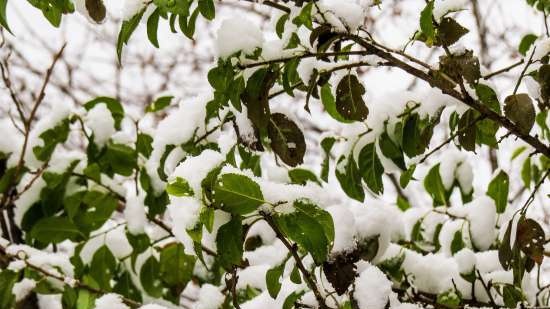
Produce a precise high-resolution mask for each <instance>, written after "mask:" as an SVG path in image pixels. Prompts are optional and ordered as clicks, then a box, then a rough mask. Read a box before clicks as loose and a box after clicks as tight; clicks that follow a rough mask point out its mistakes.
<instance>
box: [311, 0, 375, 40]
mask: <svg viewBox="0 0 550 309" xmlns="http://www.w3.org/2000/svg"><path fill="white" fill-rule="evenodd" d="M320 8H321V11H323V14H324V17H325V18H326V19H327V21H328V22H329V23H330V24H331V25H332V26H333V27H335V28H336V30H338V31H347V30H349V31H350V32H352V33H353V32H355V31H357V30H358V29H359V27H360V26H362V25H363V23H364V21H365V10H364V9H363V7H362V6H361V5H359V4H358V3H357V1H355V0H324V1H322V2H321V5H320Z"/></svg>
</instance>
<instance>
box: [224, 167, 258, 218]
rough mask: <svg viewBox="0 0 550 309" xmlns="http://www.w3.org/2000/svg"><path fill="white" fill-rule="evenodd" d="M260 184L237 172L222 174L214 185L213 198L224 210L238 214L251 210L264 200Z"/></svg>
mask: <svg viewBox="0 0 550 309" xmlns="http://www.w3.org/2000/svg"><path fill="white" fill-rule="evenodd" d="M263 198H264V197H263V194H262V191H261V189H260V186H259V185H258V184H257V183H256V182H254V181H253V180H252V179H250V178H248V177H246V176H244V175H238V174H224V175H222V176H221V177H220V179H219V182H218V183H217V184H216V186H215V187H214V199H215V201H216V203H217V204H218V205H221V206H222V207H223V209H224V210H226V211H228V212H230V213H233V214H239V215H245V214H247V213H250V212H253V211H254V210H256V209H257V208H258V207H259V206H260V205H262V204H263V203H265V202H264V199H263Z"/></svg>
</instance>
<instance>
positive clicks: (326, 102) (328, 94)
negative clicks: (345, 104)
mask: <svg viewBox="0 0 550 309" xmlns="http://www.w3.org/2000/svg"><path fill="white" fill-rule="evenodd" d="M321 103H323V106H324V107H325V110H326V111H327V113H328V114H329V115H330V116H331V117H332V118H334V119H335V120H337V121H339V122H343V123H351V122H352V121H351V120H347V119H346V118H344V117H343V116H342V115H340V113H338V110H337V108H336V100H335V99H334V96H333V95H332V90H331V87H330V84H329V83H326V84H324V85H323V86H322V87H321Z"/></svg>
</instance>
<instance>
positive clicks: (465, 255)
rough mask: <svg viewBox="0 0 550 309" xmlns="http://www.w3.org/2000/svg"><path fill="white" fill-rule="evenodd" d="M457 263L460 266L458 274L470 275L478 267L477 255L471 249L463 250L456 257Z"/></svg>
mask: <svg viewBox="0 0 550 309" xmlns="http://www.w3.org/2000/svg"><path fill="white" fill-rule="evenodd" d="M454 258H455V261H456V263H457V265H458V272H460V273H461V274H469V273H471V272H472V270H473V269H474V266H475V265H476V255H475V253H474V252H473V251H472V250H471V249H469V248H463V249H462V250H460V251H458V252H457V253H455V255H454Z"/></svg>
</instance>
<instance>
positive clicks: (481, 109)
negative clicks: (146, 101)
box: [0, 0, 550, 309]
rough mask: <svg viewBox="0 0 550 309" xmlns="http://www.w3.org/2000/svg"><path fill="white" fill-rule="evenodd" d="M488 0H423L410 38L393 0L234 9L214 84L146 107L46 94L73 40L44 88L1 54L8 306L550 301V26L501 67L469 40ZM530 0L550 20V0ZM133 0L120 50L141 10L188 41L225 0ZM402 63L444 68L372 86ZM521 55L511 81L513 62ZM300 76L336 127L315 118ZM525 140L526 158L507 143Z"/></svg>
mask: <svg viewBox="0 0 550 309" xmlns="http://www.w3.org/2000/svg"><path fill="white" fill-rule="evenodd" d="M11 1H15V0H11ZM11 1H8V0H0V25H2V28H3V32H11V30H10V28H9V25H10V23H9V22H8V21H10V22H11V18H12V16H8V14H6V7H7V4H8V2H11ZM28 2H29V3H30V4H32V5H33V6H34V7H36V8H38V9H40V10H41V11H42V13H43V15H44V17H45V18H46V19H47V20H48V21H49V22H50V23H51V24H52V25H54V26H59V25H60V24H61V23H62V18H63V15H65V14H71V13H73V12H75V11H78V12H79V13H80V14H82V15H84V16H85V17H86V18H87V19H88V21H89V22H91V23H101V22H104V21H105V20H106V19H107V18H109V12H108V10H107V7H106V5H105V3H104V2H103V1H102V0H85V1H84V0H78V1H74V2H73V1H71V0H55V1H53V0H28ZM237 3H238V2H237ZM475 3H477V1H472V2H469V1H457V0H435V1H426V2H425V3H422V5H421V7H420V8H419V9H418V10H417V12H416V13H417V21H418V22H417V23H415V24H412V25H409V27H411V30H413V31H412V33H413V34H412V36H411V37H410V40H409V41H405V42H402V46H401V47H402V48H400V49H396V48H393V47H389V46H386V45H385V44H384V43H382V42H383V41H382V40H379V38H377V37H376V36H374V35H373V34H374V31H373V29H369V28H367V27H365V26H364V24H365V20H366V19H368V16H370V15H369V13H373V14H380V13H381V12H382V13H383V12H384V11H385V10H388V8H387V7H386V6H385V5H384V3H383V1H354V0H346V1H336V0H323V1H281V2H277V1H267V0H266V1H263V2H262V3H261V4H262V5H263V6H266V7H268V8H269V9H268V10H267V11H266V12H268V13H267V14H268V16H269V17H270V18H271V22H270V23H269V25H268V26H266V27H263V28H260V27H258V26H257V25H256V24H255V23H254V22H253V21H252V20H250V19H249V18H247V16H232V17H231V18H226V19H224V20H223V21H220V25H219V30H218V31H217V33H216V44H215V48H216V52H217V59H216V61H215V64H213V67H212V68H211V69H210V71H209V72H208V74H207V76H204V78H205V79H206V80H207V81H208V83H209V84H210V86H211V89H210V91H208V92H205V93H202V94H201V95H199V96H196V97H183V98H181V97H174V96H166V95H164V94H159V95H158V97H156V98H154V100H153V102H152V103H151V104H150V105H148V106H147V107H146V108H144V109H143V110H142V111H140V112H135V110H134V109H130V108H128V106H125V104H123V103H122V102H121V100H119V99H117V98H112V97H107V96H101V97H96V98H90V100H88V101H87V102H85V103H83V104H73V103H70V102H69V101H57V102H56V103H55V104H52V105H51V106H46V105H45V104H43V102H44V97H45V95H46V89H47V87H48V85H49V83H50V81H51V80H50V78H51V74H52V71H53V70H54V69H55V68H56V66H58V65H60V64H59V60H60V58H61V56H62V54H63V52H64V48H62V49H61V50H59V52H57V53H56V54H55V56H54V59H53V61H52V63H51V64H50V66H49V69H48V70H47V71H46V73H45V75H44V79H43V84H42V87H41V88H40V89H39V92H38V94H37V95H35V96H33V99H34V100H33V102H31V103H30V104H28V105H25V104H24V103H22V102H21V101H20V100H19V99H18V93H17V89H15V90H14V89H13V88H12V87H11V84H10V83H9V78H8V73H9V72H7V71H8V70H7V67H6V66H4V65H2V66H1V68H2V77H3V81H4V86H5V87H6V89H7V90H8V92H9V98H10V99H11V101H10V104H13V109H14V110H16V114H15V115H16V117H12V114H11V113H7V114H6V115H1V118H0V128H2V132H5V133H4V135H3V137H2V138H1V139H0V176H1V178H0V193H1V199H0V209H1V211H2V212H1V217H0V225H1V232H2V234H1V235H2V238H0V266H1V272H0V309H8V308H13V307H15V308H27V307H29V308H47V309H50V308H77V309H94V308H95V309H110V308H114V309H129V308H142V309H163V308H194V309H217V308H244V309H258V308H283V309H287V308H322V309H327V308H331V309H336V308H342V309H344V308H346V309H347V308H353V309H357V308H358V309H383V308H387V307H389V308H393V309H412V308H421V307H430V306H432V307H442V308H462V307H466V306H469V307H497V308H498V307H516V306H518V305H521V306H523V307H537V306H548V305H550V304H549V299H550V290H549V285H545V284H543V283H542V282H543V280H544V278H542V277H545V276H547V275H548V274H547V273H546V272H544V271H541V269H542V268H541V265H542V264H543V262H544V257H545V256H546V255H548V254H549V253H547V252H546V251H545V245H546V243H547V242H548V240H547V238H546V236H545V228H546V226H547V225H546V222H544V220H537V219H538V218H536V217H535V216H531V214H530V213H529V210H530V209H532V208H533V205H535V204H536V205H537V206H539V207H541V208H542V209H543V210H544V209H545V206H546V208H547V207H548V206H549V205H550V204H549V199H548V194H549V190H550V188H549V186H548V181H547V178H548V175H549V173H550V145H549V141H550V129H549V127H548V126H549V124H550V119H549V117H548V111H549V109H550V89H549V86H550V64H549V57H550V38H549V36H550V35H549V34H548V28H547V27H546V33H541V34H540V35H536V34H529V35H526V36H525V37H523V39H522V40H521V42H518V46H519V47H518V53H519V54H521V55H522V58H521V59H520V61H518V62H517V63H512V64H510V65H509V66H506V67H504V68H502V69H499V70H495V71H493V72H489V71H487V69H486V68H485V67H484V64H483V63H480V55H478V54H477V46H476V47H475V48H474V47H472V46H464V45H462V44H461V43H462V41H461V40H462V39H463V37H464V36H465V35H466V34H467V33H469V31H470V30H469V29H467V27H466V26H465V25H462V24H461V22H460V20H459V18H458V17H457V15H456V14H457V12H462V11H464V10H470V9H472V10H474V11H475V12H474V14H478V9H477V8H476V4H475ZM525 5H530V6H533V7H534V8H535V9H536V10H537V12H538V13H537V14H539V15H540V16H541V18H542V17H544V23H545V25H546V14H548V13H549V11H550V8H549V3H548V2H547V1H543V0H539V1H527V2H526V3H525ZM122 7H123V12H122V21H121V22H122V25H121V29H120V33H119V36H118V42H113V45H114V46H116V52H117V57H118V59H119V61H122V59H123V57H124V53H123V52H124V51H126V49H127V48H128V47H127V46H126V45H127V44H128V43H129V42H130V40H131V38H132V35H133V34H134V32H136V30H138V29H141V28H139V27H138V26H139V25H140V23H144V24H145V26H146V27H144V28H146V29H144V30H146V34H147V37H148V39H149V40H150V42H151V43H152V45H154V46H156V47H158V46H159V45H160V44H159V40H158V34H157V33H158V31H159V25H160V26H167V27H170V30H171V31H172V32H181V33H182V34H183V35H182V36H181V37H180V39H181V40H187V39H193V37H194V35H195V32H198V31H200V29H198V28H197V27H196V23H197V20H198V19H205V20H214V19H215V18H216V3H214V1H213V0H152V1H144V0H125V1H123V6H122ZM476 12H477V13H476ZM539 15H537V16H539ZM396 18H399V17H396ZM164 21H166V22H167V24H165V23H164ZM478 27H479V25H478ZM481 27H482V28H484V27H490V25H489V24H486V25H484V26H481ZM478 31H479V32H480V37H481V38H480V40H485V39H483V35H482V34H483V33H482V32H483V30H482V29H479V30H478ZM4 34H5V35H8V34H7V33H4ZM387 35H391V34H387ZM185 37H187V38H185ZM412 44H414V45H416V46H418V45H420V46H421V47H422V48H425V49H427V50H431V51H433V52H434V53H437V55H438V56H439V58H438V59H437V60H436V61H432V62H425V61H422V60H419V59H417V58H416V57H414V56H412V55H410V54H409V53H408V51H407V48H408V47H409V46H410V45H412ZM484 44H487V43H486V42H485V41H482V43H481V45H484ZM486 48H487V47H486V46H485V47H482V48H481V49H482V50H484V49H486ZM483 53H487V51H485V52H483ZM387 68H390V69H392V70H396V71H399V72H402V73H403V74H407V75H410V76H412V77H413V78H414V80H415V82H416V81H418V82H419V83H425V84H426V85H428V86H429V87H424V88H422V89H415V91H397V92H395V93H391V94H385V95H384V96H378V97H377V96H374V95H372V93H376V91H377V89H373V88H371V87H369V84H368V83H365V82H364V80H363V78H362V73H363V70H386V69H387ZM514 68H521V71H520V72H518V73H517V74H516V75H514V84H515V86H514V88H513V89H512V90H509V91H508V90H506V91H502V90H501V89H499V88H498V87H497V86H496V85H495V84H494V83H493V82H492V80H491V79H492V78H493V77H495V76H498V75H500V74H504V73H508V72H509V71H511V70H513V69H514ZM514 72H515V71H514ZM182 78H185V76H182ZM394 82H395V81H393V80H387V83H394ZM524 84H525V86H526V87H527V89H528V93H525V92H521V91H520V90H521V89H524V88H521V86H523V85H524ZM410 88H411V89H413V88H414V87H410ZM19 91H23V90H22V89H19ZM283 96H289V97H295V98H297V100H295V102H297V103H296V104H301V106H300V107H301V108H302V107H303V109H304V110H305V111H307V113H308V115H311V117H313V115H314V114H321V115H322V117H325V120H326V122H330V123H334V126H327V128H324V127H323V128H312V127H310V126H306V123H304V121H303V120H302V118H299V117H298V116H297V113H294V112H293V109H290V108H289V106H288V105H284V104H280V101H278V100H279V99H280V98H281V97H283ZM43 110H46V111H47V112H46V113H42V114H40V115H41V116H40V117H38V116H37V115H38V114H37V113H38V111H43ZM442 134H443V138H442V137H441V135H442ZM506 139H516V140H517V141H518V142H517V147H516V148H515V150H514V151H513V153H510V154H508V153H505V154H506V156H507V157H506V160H507V161H512V162H518V161H519V162H520V163H519V165H518V164H516V165H512V166H513V167H515V168H511V169H505V168H503V167H502V166H508V165H506V164H503V163H502V162H496V163H494V160H495V159H494V157H495V156H496V154H497V153H498V152H499V151H501V150H500V149H499V146H500V145H501V143H503V141H505V140H506ZM487 151H488V152H489V154H490V155H489V160H492V161H491V162H492V163H493V165H495V166H494V168H493V171H492V175H491V176H490V177H489V178H490V179H489V181H487V183H486V184H484V185H483V186H480V185H479V183H478V182H479V181H478V182H477V183H476V180H477V179H479V178H480V177H481V176H482V175H480V174H481V173H480V171H478V170H476V166H478V165H477V164H476V160H485V159H486V157H484V156H483V155H482V153H483V152H487ZM501 165H502V166H501ZM515 177H518V178H521V179H514V178H515ZM485 178H487V177H485ZM411 186H415V188H416V189H414V190H411V189H410V188H411ZM515 192H519V193H517V194H516V193H515ZM523 193H525V194H523ZM518 196H519V197H524V200H521V203H515V201H516V200H517V199H518ZM417 200H419V201H421V202H418V201H417ZM426 201H427V202H426ZM546 210H547V209H546Z"/></svg>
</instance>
